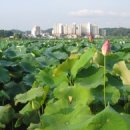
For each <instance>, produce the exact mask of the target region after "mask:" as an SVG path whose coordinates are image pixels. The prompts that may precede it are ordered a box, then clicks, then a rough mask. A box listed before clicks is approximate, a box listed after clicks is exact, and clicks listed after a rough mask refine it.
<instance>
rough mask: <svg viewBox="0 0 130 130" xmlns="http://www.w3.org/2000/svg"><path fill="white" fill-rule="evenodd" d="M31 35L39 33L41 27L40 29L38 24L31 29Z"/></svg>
mask: <svg viewBox="0 0 130 130" xmlns="http://www.w3.org/2000/svg"><path fill="white" fill-rule="evenodd" d="M31 35H32V36H33V37H37V36H39V35H41V29H40V26H34V27H33V28H32V30H31Z"/></svg>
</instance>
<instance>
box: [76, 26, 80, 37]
mask: <svg viewBox="0 0 130 130" xmlns="http://www.w3.org/2000/svg"><path fill="white" fill-rule="evenodd" d="M76 35H77V36H81V24H78V25H76Z"/></svg>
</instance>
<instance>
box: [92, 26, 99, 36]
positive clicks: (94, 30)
mask: <svg viewBox="0 0 130 130" xmlns="http://www.w3.org/2000/svg"><path fill="white" fill-rule="evenodd" d="M91 34H92V35H94V36H98V35H99V28H98V26H97V25H95V24H93V25H92V29H91Z"/></svg>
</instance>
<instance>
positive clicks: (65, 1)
mask: <svg viewBox="0 0 130 130" xmlns="http://www.w3.org/2000/svg"><path fill="white" fill-rule="evenodd" d="M0 2H1V4H0V8H1V11H0V17H1V19H0V29H7V30H9V29H19V30H23V31H26V30H31V28H32V26H34V25H38V26H40V27H41V28H42V29H43V30H45V29H47V28H50V27H53V25H54V24H55V23H63V24H65V23H67V24H70V23H73V22H75V23H86V22H90V23H93V24H97V25H98V26H99V27H127V28H130V24H129V23H130V8H129V5H130V1H129V0H114V1H112V0H109V1H108V0H100V1H99V0H80V1H78V0H77V1H75V0H71V1H70V0H53V1H52V0H28V1H27V0H22V1H18V0H11V1H10V0H0Z"/></svg>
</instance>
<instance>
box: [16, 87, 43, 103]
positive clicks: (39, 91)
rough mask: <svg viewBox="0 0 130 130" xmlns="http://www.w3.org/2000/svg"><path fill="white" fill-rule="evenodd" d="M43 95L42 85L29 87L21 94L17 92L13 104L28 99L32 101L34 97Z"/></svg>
mask: <svg viewBox="0 0 130 130" xmlns="http://www.w3.org/2000/svg"><path fill="white" fill-rule="evenodd" d="M43 95H44V89H43V87H38V88H31V89H30V90H28V91H27V92H25V93H23V94H18V95H16V97H15V104H17V103H19V102H20V103H26V102H28V101H32V100H33V99H36V98H38V97H42V96H43Z"/></svg>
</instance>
